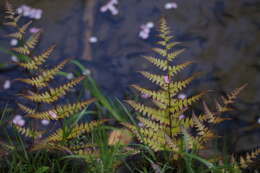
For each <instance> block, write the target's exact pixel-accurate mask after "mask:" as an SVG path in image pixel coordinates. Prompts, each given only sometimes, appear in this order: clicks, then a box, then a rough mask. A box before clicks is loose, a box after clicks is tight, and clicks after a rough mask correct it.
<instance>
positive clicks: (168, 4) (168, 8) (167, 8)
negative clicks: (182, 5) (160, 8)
mask: <svg viewBox="0 0 260 173" xmlns="http://www.w3.org/2000/svg"><path fill="white" fill-rule="evenodd" d="M177 7H178V4H176V3H175V2H168V3H166V4H165V5H164V8H165V9H166V10H170V9H173V8H177Z"/></svg>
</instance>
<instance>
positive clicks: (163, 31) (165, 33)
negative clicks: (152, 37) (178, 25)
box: [158, 18, 173, 44]
mask: <svg viewBox="0 0 260 173" xmlns="http://www.w3.org/2000/svg"><path fill="white" fill-rule="evenodd" d="M159 32H160V34H159V35H158V36H159V37H160V38H161V39H162V41H164V42H165V44H167V43H168V41H169V40H171V39H172V38H173V37H172V36H170V28H169V27H168V25H167V22H166V20H165V19H164V18H162V19H161V20H160V26H159Z"/></svg>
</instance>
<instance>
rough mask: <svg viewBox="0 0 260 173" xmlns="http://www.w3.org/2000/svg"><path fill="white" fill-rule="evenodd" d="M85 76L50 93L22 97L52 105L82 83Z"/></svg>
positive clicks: (49, 91) (51, 90)
mask: <svg viewBox="0 0 260 173" xmlns="http://www.w3.org/2000/svg"><path fill="white" fill-rule="evenodd" d="M84 78H85V76H80V77H78V78H76V79H74V80H71V81H69V82H67V83H65V84H63V85H61V86H59V87H57V88H54V89H53V88H51V89H50V90H48V91H45V92H43V93H39V94H37V93H31V95H22V96H24V97H25V98H27V99H29V100H31V101H34V102H43V103H52V102H55V101H57V100H58V99H59V98H61V97H62V96H64V95H65V94H66V93H67V92H68V91H69V90H70V89H71V88H72V87H74V86H75V85H77V84H78V83H79V82H80V81H82V80H83V79H84Z"/></svg>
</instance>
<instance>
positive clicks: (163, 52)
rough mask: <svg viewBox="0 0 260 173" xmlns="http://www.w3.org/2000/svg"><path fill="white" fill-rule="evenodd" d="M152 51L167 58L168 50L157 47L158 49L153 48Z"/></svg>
mask: <svg viewBox="0 0 260 173" xmlns="http://www.w3.org/2000/svg"><path fill="white" fill-rule="evenodd" d="M152 50H153V51H154V52H156V53H157V54H159V55H161V56H163V57H165V56H167V50H165V49H162V48H158V47H156V48H152Z"/></svg>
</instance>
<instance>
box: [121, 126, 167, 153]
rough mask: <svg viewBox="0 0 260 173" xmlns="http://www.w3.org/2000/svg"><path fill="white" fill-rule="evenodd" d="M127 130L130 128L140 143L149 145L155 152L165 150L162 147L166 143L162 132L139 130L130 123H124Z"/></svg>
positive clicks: (146, 129)
mask: <svg viewBox="0 0 260 173" xmlns="http://www.w3.org/2000/svg"><path fill="white" fill-rule="evenodd" d="M122 124H123V125H124V126H125V127H126V128H128V129H129V130H130V131H131V132H132V133H133V134H134V135H135V136H136V137H137V139H138V140H139V141H141V142H143V143H144V144H147V145H148V146H149V147H151V148H152V149H153V150H154V151H159V150H162V149H164V148H163V147H162V146H163V144H164V143H165V140H164V136H163V134H161V133H160V131H157V132H155V131H153V129H150V128H149V129H148V128H139V127H136V126H134V125H131V124H129V123H122Z"/></svg>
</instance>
